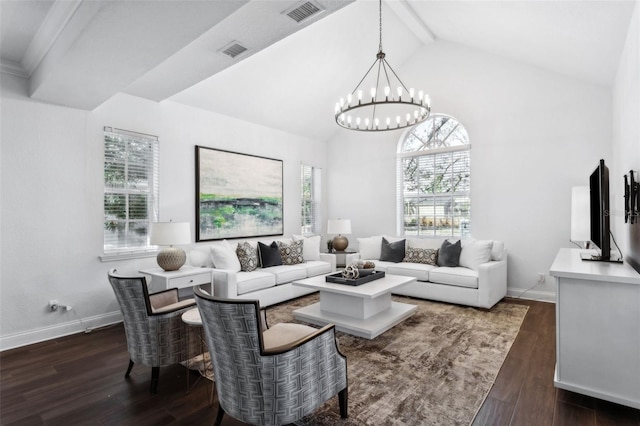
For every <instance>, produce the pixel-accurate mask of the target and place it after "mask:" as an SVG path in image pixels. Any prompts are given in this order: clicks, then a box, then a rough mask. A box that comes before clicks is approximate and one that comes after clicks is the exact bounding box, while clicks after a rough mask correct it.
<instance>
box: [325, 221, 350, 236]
mask: <svg viewBox="0 0 640 426" xmlns="http://www.w3.org/2000/svg"><path fill="white" fill-rule="evenodd" d="M327 234H351V220H349V219H329V223H328V224H327Z"/></svg>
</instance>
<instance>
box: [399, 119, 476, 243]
mask: <svg viewBox="0 0 640 426" xmlns="http://www.w3.org/2000/svg"><path fill="white" fill-rule="evenodd" d="M470 160H471V145H470V143H469V136H468V134H467V131H466V129H465V128H464V126H462V124H460V123H459V122H458V121H457V120H456V119H455V118H453V117H450V116H447V115H442V114H433V115H431V116H430V117H429V118H428V119H427V120H426V121H424V122H423V123H421V124H419V125H418V126H416V127H414V128H413V129H411V131H409V132H408V133H406V134H405V136H404V137H403V139H402V140H401V141H400V143H399V144H398V156H397V202H398V219H399V220H398V235H419V236H434V237H435V236H458V237H462V236H465V235H470V232H471V198H470V190H471V161H470Z"/></svg>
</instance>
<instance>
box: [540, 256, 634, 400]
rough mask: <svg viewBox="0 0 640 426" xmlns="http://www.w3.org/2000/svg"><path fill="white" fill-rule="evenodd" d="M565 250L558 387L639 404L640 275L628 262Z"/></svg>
mask: <svg viewBox="0 0 640 426" xmlns="http://www.w3.org/2000/svg"><path fill="white" fill-rule="evenodd" d="M580 252H581V250H580V249H566V248H564V249H560V251H559V252H558V254H557V256H556V258H555V260H554V262H553V265H551V269H550V274H551V275H552V276H554V277H555V278H556V282H557V293H556V294H557V295H556V370H555V377H554V384H555V386H556V387H558V388H562V389H566V390H570V391H573V392H578V393H581V394H584V395H589V396H593V397H595V398H600V399H604V400H607V401H612V402H615V403H618V404H623V405H627V406H629V407H634V408H640V274H638V272H636V271H635V270H634V269H633V268H632V267H631V266H629V265H628V264H627V263H626V262H625V263H622V264H616V263H606V262H591V261H583V260H581V259H580Z"/></svg>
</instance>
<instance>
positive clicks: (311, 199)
mask: <svg viewBox="0 0 640 426" xmlns="http://www.w3.org/2000/svg"><path fill="white" fill-rule="evenodd" d="M300 191H301V197H300V198H301V214H300V217H301V230H300V232H301V233H302V235H311V234H317V233H319V232H320V230H321V229H322V225H321V218H320V211H321V207H320V206H321V205H322V204H321V203H322V198H321V197H322V169H319V168H316V167H312V166H309V165H306V164H301V165H300Z"/></svg>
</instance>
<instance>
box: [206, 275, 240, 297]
mask: <svg viewBox="0 0 640 426" xmlns="http://www.w3.org/2000/svg"><path fill="white" fill-rule="evenodd" d="M237 274H238V273H237V272H235V271H232V270H230V269H217V268H214V269H213V272H212V277H213V283H212V289H213V295H214V296H215V297H222V298H224V299H236V298H237V297H238V275H237Z"/></svg>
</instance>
